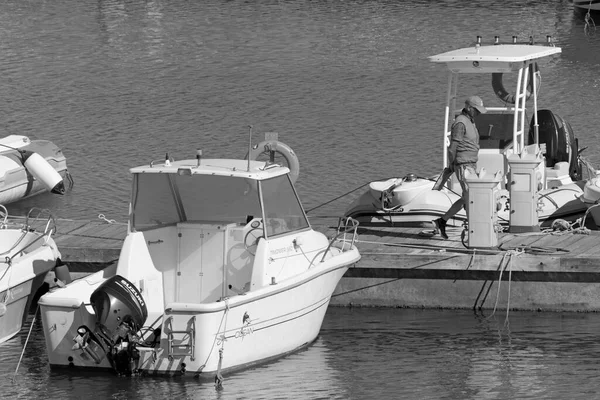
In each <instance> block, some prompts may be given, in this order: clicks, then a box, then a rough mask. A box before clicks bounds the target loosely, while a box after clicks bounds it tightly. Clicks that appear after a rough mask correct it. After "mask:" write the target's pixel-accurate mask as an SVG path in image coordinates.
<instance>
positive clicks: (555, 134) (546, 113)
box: [529, 110, 581, 181]
mask: <svg viewBox="0 0 600 400" xmlns="http://www.w3.org/2000/svg"><path fill="white" fill-rule="evenodd" d="M537 115H538V133H539V143H540V144H542V143H544V144H545V145H546V154H545V155H546V167H549V168H552V167H554V165H555V164H557V163H559V162H567V163H569V175H570V176H571V179H573V180H574V181H575V180H579V179H581V165H580V163H579V157H578V155H579V146H578V143H577V139H575V134H574V133H573V128H571V125H570V124H569V123H568V122H567V121H565V120H564V119H563V118H562V117H560V116H559V115H557V114H554V113H553V112H552V111H550V110H538V112H537ZM534 122H535V120H534V119H533V118H532V119H531V124H530V127H529V143H534V140H535V137H534V135H535V131H534Z"/></svg>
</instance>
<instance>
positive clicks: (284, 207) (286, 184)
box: [260, 175, 309, 237]
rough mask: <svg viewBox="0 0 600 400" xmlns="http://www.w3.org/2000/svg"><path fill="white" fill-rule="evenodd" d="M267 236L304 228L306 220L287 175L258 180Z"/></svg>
mask: <svg viewBox="0 0 600 400" xmlns="http://www.w3.org/2000/svg"><path fill="white" fill-rule="evenodd" d="M260 187H261V191H262V197H263V201H264V206H265V215H266V228H267V237H272V236H275V235H281V234H284V233H288V232H292V231H296V230H300V229H305V228H308V227H309V224H308V220H307V219H306V214H305V213H304V209H303V208H302V205H301V204H300V200H299V199H298V196H297V195H296V191H295V190H294V187H293V185H292V182H291V181H290V178H289V176H288V175H281V176H277V177H275V178H271V179H267V180H264V181H261V182H260Z"/></svg>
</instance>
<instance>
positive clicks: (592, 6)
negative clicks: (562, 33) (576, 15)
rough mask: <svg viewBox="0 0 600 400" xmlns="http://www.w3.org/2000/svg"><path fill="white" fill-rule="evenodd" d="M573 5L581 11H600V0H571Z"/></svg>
mask: <svg viewBox="0 0 600 400" xmlns="http://www.w3.org/2000/svg"><path fill="white" fill-rule="evenodd" d="M573 6H574V7H575V9H576V10H581V11H587V10H590V11H600V1H598V0H591V1H590V0H573Z"/></svg>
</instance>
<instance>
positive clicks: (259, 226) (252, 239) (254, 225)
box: [244, 218, 264, 255]
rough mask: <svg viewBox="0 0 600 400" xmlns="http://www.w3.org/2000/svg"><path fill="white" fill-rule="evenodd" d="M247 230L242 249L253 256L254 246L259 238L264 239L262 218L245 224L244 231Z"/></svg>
mask: <svg viewBox="0 0 600 400" xmlns="http://www.w3.org/2000/svg"><path fill="white" fill-rule="evenodd" d="M246 229H247V230H248V232H246V234H245V235H244V247H245V248H246V250H247V251H248V253H250V254H252V255H255V254H256V246H258V241H259V240H260V238H264V233H263V223H262V218H254V219H253V220H251V221H250V222H248V223H247V224H246V226H245V227H244V230H246Z"/></svg>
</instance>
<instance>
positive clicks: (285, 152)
mask: <svg viewBox="0 0 600 400" xmlns="http://www.w3.org/2000/svg"><path fill="white" fill-rule="evenodd" d="M271 151H274V152H276V153H279V154H281V155H282V156H283V158H285V161H286V162H287V164H288V168H289V169H290V178H291V180H292V183H294V182H296V179H298V175H299V174H300V163H299V162H298V157H297V156H296V153H294V150H292V149H291V147H290V146H288V145H287V144H285V143H282V142H279V141H277V140H268V141H264V142H260V143H259V144H258V145H257V146H256V147H254V148H252V150H251V151H250V154H248V156H247V157H248V159H249V160H256V159H257V158H258V157H259V156H260V155H261V154H269V153H270V152H271Z"/></svg>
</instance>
